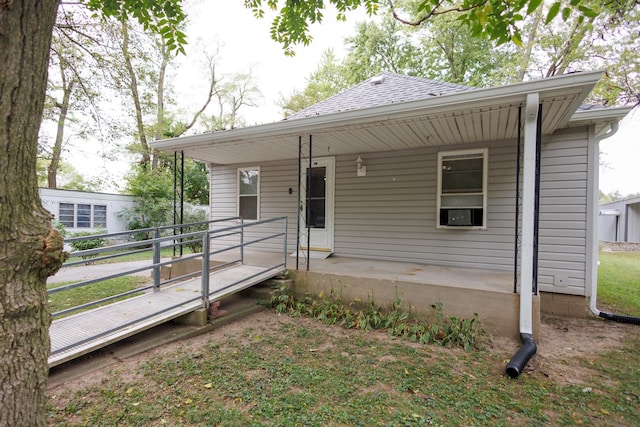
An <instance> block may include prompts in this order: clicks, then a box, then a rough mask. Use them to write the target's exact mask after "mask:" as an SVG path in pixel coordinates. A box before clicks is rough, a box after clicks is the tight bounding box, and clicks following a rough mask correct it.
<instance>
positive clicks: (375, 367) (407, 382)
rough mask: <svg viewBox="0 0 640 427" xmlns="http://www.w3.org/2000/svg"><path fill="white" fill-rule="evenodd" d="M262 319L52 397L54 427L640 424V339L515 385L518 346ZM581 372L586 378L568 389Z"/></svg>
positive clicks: (529, 376) (521, 379) (535, 374)
mask: <svg viewBox="0 0 640 427" xmlns="http://www.w3.org/2000/svg"><path fill="white" fill-rule="evenodd" d="M260 319H261V320H260V321H256V322H253V323H252V322H245V323H244V324H243V325H240V326H237V327H234V328H232V329H230V332H228V333H224V334H219V335H215V336H214V338H213V339H209V340H207V339H206V338H205V337H203V338H202V339H200V340H198V341H197V344H195V343H191V344H188V346H183V347H180V348H177V349H173V350H171V351H167V352H160V353H158V354H156V355H152V356H149V357H148V358H147V359H144V360H143V361H142V362H141V363H140V364H139V365H137V367H136V368H133V369H128V368H125V367H124V366H122V369H123V371H118V370H113V371H110V372H109V373H107V374H106V375H104V376H102V378H103V379H102V380H101V381H97V382H94V384H93V385H91V386H89V387H86V386H81V387H79V388H75V389H71V390H70V389H64V390H51V394H52V395H53V396H51V399H50V402H49V407H48V416H49V425H52V426H76V425H77V426H79V425H83V426H84V425H104V426H110V425H140V426H142V425H167V426H265V425H266V426H419V425H425V426H426V425H435V426H441V425H442V426H471V425H476V426H481V425H482V426H513V425H516V426H538V425H559V426H563V425H564V426H575V425H590V426H612V425H615V426H637V425H640V411H639V410H638V407H639V405H640V395H639V394H638V390H640V371H639V370H638V366H639V363H640V339H638V338H637V336H636V338H635V340H632V341H628V342H627V344H626V349H625V351H621V349H620V348H616V349H611V350H609V352H608V353H605V354H599V355H593V354H589V355H585V356H584V357H580V358H577V359H572V360H569V361H566V364H567V366H564V365H563V369H569V370H567V371H563V370H560V371H556V370H555V369H551V368H550V367H548V366H547V367H546V368H545V365H541V366H542V368H538V369H535V370H534V371H532V372H527V373H526V374H523V375H521V376H520V377H519V378H518V379H517V380H513V379H510V378H508V377H507V376H505V375H504V365H505V363H506V360H507V359H508V357H509V354H508V352H509V351H510V350H512V349H511V348H508V349H506V348H496V349H493V350H484V351H473V352H469V353H466V352H464V351H463V350H461V349H459V348H456V349H447V348H443V347H439V346H435V345H418V344H415V343H410V342H408V341H406V340H394V339H391V338H389V337H388V336H387V335H386V334H384V333H381V332H369V333H366V332H363V331H360V330H347V329H343V328H340V327H338V326H325V325H322V324H321V323H320V322H317V321H311V320H310V319H301V318H290V317H289V316H286V315H282V316H278V315H277V314H275V313H271V314H270V315H269V316H264V317H261V318H260ZM591 321H592V322H598V320H597V319H592V320H591ZM116 369H118V368H116ZM576 370H582V371H584V372H585V374H583V376H582V377H581V378H582V380H581V381H580V382H576V383H571V382H568V381H564V379H563V374H569V375H571V373H575V372H576Z"/></svg>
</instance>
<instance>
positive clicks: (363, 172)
mask: <svg viewBox="0 0 640 427" xmlns="http://www.w3.org/2000/svg"><path fill="white" fill-rule="evenodd" d="M356 172H357V174H358V176H367V167H366V166H365V164H364V160H362V158H361V157H360V156H358V159H357V160H356Z"/></svg>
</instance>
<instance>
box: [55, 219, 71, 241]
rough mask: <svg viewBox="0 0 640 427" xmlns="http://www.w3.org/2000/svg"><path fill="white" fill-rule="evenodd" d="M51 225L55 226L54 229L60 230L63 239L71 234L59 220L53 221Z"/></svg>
mask: <svg viewBox="0 0 640 427" xmlns="http://www.w3.org/2000/svg"><path fill="white" fill-rule="evenodd" d="M51 225H52V226H53V228H55V229H56V230H58V231H59V232H60V234H62V237H67V235H68V234H69V232H68V231H67V228H66V227H65V226H64V225H63V224H62V223H61V222H60V221H58V220H57V219H54V220H53V221H51Z"/></svg>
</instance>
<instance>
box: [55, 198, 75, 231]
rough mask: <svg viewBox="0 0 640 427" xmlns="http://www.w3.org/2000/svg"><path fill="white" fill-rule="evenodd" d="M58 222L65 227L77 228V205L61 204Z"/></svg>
mask: <svg viewBox="0 0 640 427" xmlns="http://www.w3.org/2000/svg"><path fill="white" fill-rule="evenodd" d="M59 209H60V210H59V212H58V221H60V224H62V225H64V226H65V227H71V228H73V227H75V222H76V221H75V219H76V218H75V205H74V204H73V203H60V207H59Z"/></svg>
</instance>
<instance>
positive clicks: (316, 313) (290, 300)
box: [270, 285, 486, 352]
mask: <svg viewBox="0 0 640 427" xmlns="http://www.w3.org/2000/svg"><path fill="white" fill-rule="evenodd" d="M270 306H271V308H273V309H275V311H276V312H277V313H280V314H282V313H287V314H289V315H290V316H300V317H310V318H313V319H316V320H319V321H321V322H323V323H324V324H326V325H339V326H342V327H344V328H347V329H361V330H364V331H370V330H386V331H387V333H388V334H389V336H390V337H394V338H402V339H406V340H409V341H411V342H418V343H421V344H438V345H442V346H445V347H450V346H459V347H462V348H464V350H465V351H467V352H470V351H472V350H474V349H479V348H482V347H483V345H484V342H485V339H486V337H485V334H484V332H483V330H482V328H481V326H480V322H479V320H478V315H477V314H475V315H474V317H473V318H472V319H459V318H457V317H445V315H444V313H443V310H442V303H436V304H433V305H432V306H431V309H432V313H431V315H430V316H429V315H427V316H415V315H412V314H411V313H409V312H408V311H405V310H403V309H402V304H401V301H400V300H399V299H397V300H396V301H394V303H393V304H392V306H391V308H390V309H388V310H385V309H383V308H382V307H380V306H378V305H376V304H375V302H374V301H373V300H372V299H369V301H367V302H366V303H363V302H362V301H360V300H355V301H353V302H352V303H345V302H344V301H343V300H342V298H339V297H338V298H336V297H334V295H330V296H329V297H327V296H326V295H323V294H322V293H320V294H319V295H318V297H317V298H314V297H312V296H310V295H306V296H304V297H303V298H302V299H296V298H295V296H294V295H293V293H292V292H291V290H290V289H289V288H288V287H287V286H286V285H282V286H279V287H278V288H276V292H275V294H274V296H273V297H272V299H271V303H270Z"/></svg>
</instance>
